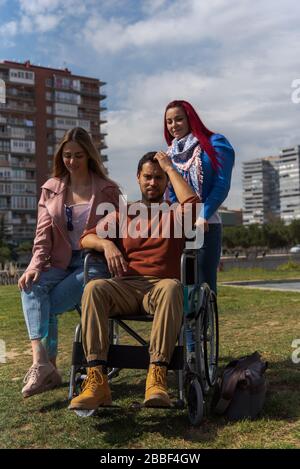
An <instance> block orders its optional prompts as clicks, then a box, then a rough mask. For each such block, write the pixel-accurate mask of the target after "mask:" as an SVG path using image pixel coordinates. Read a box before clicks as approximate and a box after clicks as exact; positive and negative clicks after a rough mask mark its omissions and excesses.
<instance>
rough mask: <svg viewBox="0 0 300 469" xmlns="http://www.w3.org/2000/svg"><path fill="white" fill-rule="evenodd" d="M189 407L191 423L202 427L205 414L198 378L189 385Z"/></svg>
mask: <svg viewBox="0 0 300 469" xmlns="http://www.w3.org/2000/svg"><path fill="white" fill-rule="evenodd" d="M187 405H188V417H189V421H190V422H191V424H192V425H193V426H197V425H200V423H201V421H202V418H203V413H204V402H203V393H202V389H201V386H200V384H199V381H198V380H197V379H196V378H195V379H193V380H192V381H191V382H190V384H189V388H188V393H187Z"/></svg>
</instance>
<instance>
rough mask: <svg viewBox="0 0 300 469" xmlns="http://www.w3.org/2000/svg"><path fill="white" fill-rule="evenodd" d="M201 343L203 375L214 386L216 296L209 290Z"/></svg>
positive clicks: (216, 330)
mask: <svg viewBox="0 0 300 469" xmlns="http://www.w3.org/2000/svg"><path fill="white" fill-rule="evenodd" d="M203 322H204V324H203V325H204V328H203V345H204V366H205V377H206V380H207V383H208V385H209V386H210V387H211V386H214V385H215V382H216V379H217V370H218V359H219V323H218V307H217V298H216V295H215V293H214V292H213V291H211V292H210V295H209V299H208V302H207V307H206V311H205V315H204V321H203Z"/></svg>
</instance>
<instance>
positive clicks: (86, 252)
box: [82, 249, 106, 285]
mask: <svg viewBox="0 0 300 469" xmlns="http://www.w3.org/2000/svg"><path fill="white" fill-rule="evenodd" d="M82 255H83V257H84V267H83V271H84V285H86V284H87V283H88V281H89V273H88V272H89V260H90V258H91V257H93V258H94V259H101V260H102V261H103V260H104V261H105V260H106V259H105V256H104V252H100V251H96V249H83V250H82Z"/></svg>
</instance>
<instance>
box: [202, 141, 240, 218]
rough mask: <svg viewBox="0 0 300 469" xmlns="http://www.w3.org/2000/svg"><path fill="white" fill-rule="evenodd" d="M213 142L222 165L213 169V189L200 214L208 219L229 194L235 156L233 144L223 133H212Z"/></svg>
mask: <svg viewBox="0 0 300 469" xmlns="http://www.w3.org/2000/svg"><path fill="white" fill-rule="evenodd" d="M211 143H212V145H213V147H214V149H215V151H216V152H217V158H218V161H219V163H220V166H219V167H218V168H217V169H216V170H213V171H212V175H211V177H212V181H211V182H210V184H209V185H210V187H211V189H210V190H209V192H208V195H207V197H206V199H205V201H204V204H203V207H202V210H201V214H200V216H201V217H202V218H205V220H208V219H209V218H210V217H211V216H212V215H213V214H214V213H215V211H216V210H218V208H219V207H220V205H221V204H222V203H223V202H224V200H225V199H226V197H227V195H228V192H229V189H230V184H231V173H232V168H233V164H234V156H235V155H234V150H233V148H232V146H231V145H230V143H229V142H228V140H227V139H226V138H225V137H224V136H223V135H220V134H214V135H212V137H211ZM204 183H207V181H205V173H204Z"/></svg>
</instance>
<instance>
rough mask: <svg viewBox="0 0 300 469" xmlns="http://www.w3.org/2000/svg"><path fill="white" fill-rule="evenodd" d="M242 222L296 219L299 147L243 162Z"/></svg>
mask: <svg viewBox="0 0 300 469" xmlns="http://www.w3.org/2000/svg"><path fill="white" fill-rule="evenodd" d="M243 207H244V210H243V223H244V224H246V225H248V224H251V223H259V224H261V223H268V222H270V221H272V220H274V219H276V218H277V219H278V218H281V219H282V220H283V221H284V222H285V223H287V224H288V223H291V222H292V221H293V220H299V219H300V146H299V145H296V146H295V147H291V148H285V149H283V150H281V152H280V154H279V155H278V156H272V157H267V158H260V159H255V160H251V161H246V162H245V163H244V164H243Z"/></svg>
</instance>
